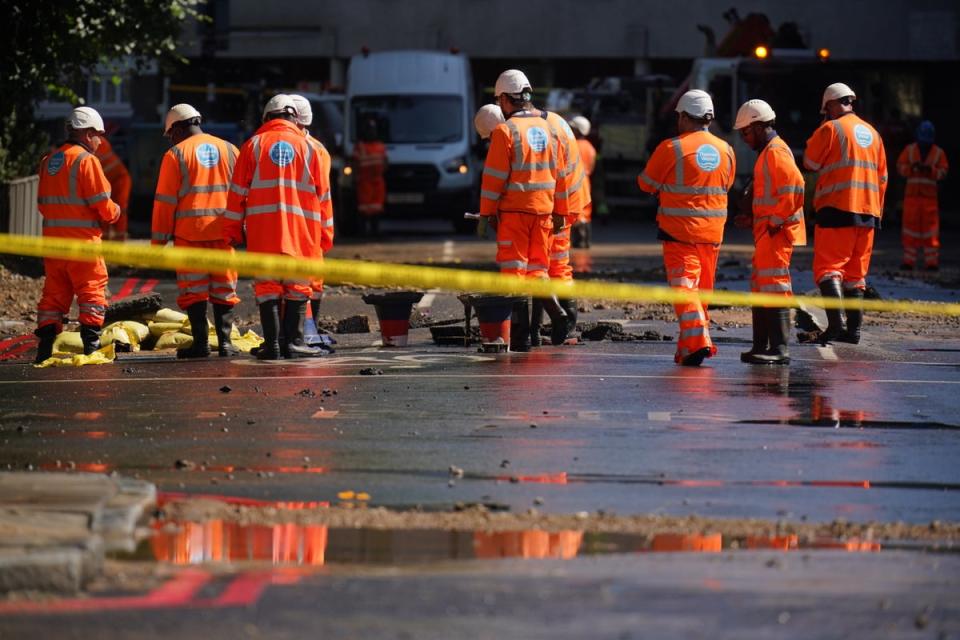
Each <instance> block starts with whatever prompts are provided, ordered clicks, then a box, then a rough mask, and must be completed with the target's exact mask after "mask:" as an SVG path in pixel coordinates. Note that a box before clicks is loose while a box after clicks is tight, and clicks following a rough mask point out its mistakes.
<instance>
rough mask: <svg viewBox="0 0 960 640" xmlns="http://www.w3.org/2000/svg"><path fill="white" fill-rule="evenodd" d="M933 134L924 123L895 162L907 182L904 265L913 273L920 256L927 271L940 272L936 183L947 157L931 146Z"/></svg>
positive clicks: (930, 126) (946, 166)
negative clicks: (914, 139)
mask: <svg viewBox="0 0 960 640" xmlns="http://www.w3.org/2000/svg"><path fill="white" fill-rule="evenodd" d="M935 138H936V130H935V129H934V127H933V123H932V122H930V121H929V120H924V121H923V122H921V123H920V126H919V127H917V141H916V142H913V143H911V144H908V145H907V146H906V147H904V149H903V151H901V152H900V157H899V158H897V172H898V173H899V174H900V175H901V176H903V177H904V178H906V179H907V189H906V191H905V193H904V196H903V229H902V232H901V233H902V236H901V237H902V239H903V264H902V265H901V267H900V268H901V269H908V270H909V269H913V267H914V266H915V265H916V264H917V258H918V257H919V256H920V255H921V254H922V255H923V264H924V267H925V268H926V269H927V271H936V270H937V269H939V268H940V207H939V203H938V202H937V182H939V181H940V180H943V179H944V178H946V177H947V169H948V168H949V166H948V164H947V154H945V153H944V152H943V149H942V148H940V147H938V146H937V145H935V144H934V139H935Z"/></svg>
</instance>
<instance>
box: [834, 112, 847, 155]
mask: <svg viewBox="0 0 960 640" xmlns="http://www.w3.org/2000/svg"><path fill="white" fill-rule="evenodd" d="M833 128H834V130H835V131H836V132H837V139H839V140H840V157H841V158H849V157H850V149H849V146H848V145H847V133H846V132H845V131H844V130H843V124H841V122H840V121H839V120H834V121H833Z"/></svg>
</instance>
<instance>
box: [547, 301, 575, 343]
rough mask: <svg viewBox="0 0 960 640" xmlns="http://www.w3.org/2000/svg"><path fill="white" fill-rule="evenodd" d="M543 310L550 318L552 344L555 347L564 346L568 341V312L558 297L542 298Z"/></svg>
mask: <svg viewBox="0 0 960 640" xmlns="http://www.w3.org/2000/svg"><path fill="white" fill-rule="evenodd" d="M540 301H541V303H542V304H543V310H544V311H546V312H547V315H548V316H550V342H552V343H553V344H555V345H558V344H563V342H564V340H566V339H567V322H568V321H569V318H567V312H566V311H564V310H563V307H561V306H560V301H559V300H558V299H557V296H550V297H549V298H540Z"/></svg>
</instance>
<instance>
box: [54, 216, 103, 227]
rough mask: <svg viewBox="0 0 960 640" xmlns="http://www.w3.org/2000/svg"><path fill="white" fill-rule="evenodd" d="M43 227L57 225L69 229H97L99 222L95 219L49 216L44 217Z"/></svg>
mask: <svg viewBox="0 0 960 640" xmlns="http://www.w3.org/2000/svg"><path fill="white" fill-rule="evenodd" d="M43 227H44V228H45V229H52V228H57V227H60V228H71V229H97V228H99V227H100V223H99V222H97V221H96V220H51V219H49V218H44V219H43Z"/></svg>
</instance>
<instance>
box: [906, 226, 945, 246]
mask: <svg viewBox="0 0 960 640" xmlns="http://www.w3.org/2000/svg"><path fill="white" fill-rule="evenodd" d="M903 235H905V236H908V237H910V238H935V237H936V236H937V232H936V231H926V232H923V233H918V232H917V231H913V230H911V229H903ZM911 249H912V247H911ZM914 250H916V249H914Z"/></svg>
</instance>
